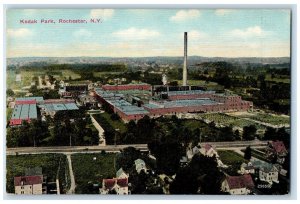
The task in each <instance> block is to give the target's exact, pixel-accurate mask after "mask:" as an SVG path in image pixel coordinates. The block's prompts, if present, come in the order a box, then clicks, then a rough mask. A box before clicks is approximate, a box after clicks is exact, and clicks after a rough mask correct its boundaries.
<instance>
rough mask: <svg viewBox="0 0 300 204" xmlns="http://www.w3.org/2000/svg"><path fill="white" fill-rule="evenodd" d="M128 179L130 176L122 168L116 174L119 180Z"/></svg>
mask: <svg viewBox="0 0 300 204" xmlns="http://www.w3.org/2000/svg"><path fill="white" fill-rule="evenodd" d="M128 177H129V175H128V174H127V173H126V172H125V171H124V170H123V168H120V169H119V170H118V171H117V173H116V178H117V179H123V178H127V179H128Z"/></svg>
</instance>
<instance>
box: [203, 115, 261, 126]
mask: <svg viewBox="0 0 300 204" xmlns="http://www.w3.org/2000/svg"><path fill="white" fill-rule="evenodd" d="M200 117H201V118H202V119H203V120H209V121H213V122H214V123H216V124H219V125H223V126H229V125H232V126H235V127H239V128H243V127H245V126H249V125H255V126H256V128H257V129H261V128H262V126H261V125H259V124H257V123H255V122H252V121H249V120H245V119H243V118H238V117H234V116H230V115H227V114H224V113H204V114H200Z"/></svg>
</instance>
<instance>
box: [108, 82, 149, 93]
mask: <svg viewBox="0 0 300 204" xmlns="http://www.w3.org/2000/svg"><path fill="white" fill-rule="evenodd" d="M102 89H103V90H104V91H127V90H144V91H151V90H152V86H151V85H150V84H146V83H140V84H122V85H108V84H107V85H103V86H102Z"/></svg>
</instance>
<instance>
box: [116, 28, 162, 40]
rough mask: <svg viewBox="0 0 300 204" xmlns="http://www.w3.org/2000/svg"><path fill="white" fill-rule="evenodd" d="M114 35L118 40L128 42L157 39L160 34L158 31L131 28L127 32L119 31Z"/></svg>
mask: <svg viewBox="0 0 300 204" xmlns="http://www.w3.org/2000/svg"><path fill="white" fill-rule="evenodd" d="M113 35H114V36H115V37H118V38H122V39H127V40H144V39H148V38H153V37H157V36H159V35H160V33H159V32H158V31H156V30H149V29H138V28H135V27H131V28H128V29H125V30H119V31H117V32H114V33H113Z"/></svg>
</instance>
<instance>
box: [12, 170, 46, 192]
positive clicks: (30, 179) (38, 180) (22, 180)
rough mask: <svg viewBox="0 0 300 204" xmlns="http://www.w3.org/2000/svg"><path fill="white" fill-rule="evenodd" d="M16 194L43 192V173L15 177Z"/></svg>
mask: <svg viewBox="0 0 300 204" xmlns="http://www.w3.org/2000/svg"><path fill="white" fill-rule="evenodd" d="M14 185H15V194H17V195H41V194H43V193H45V192H43V175H34V176H17V177H15V178H14Z"/></svg>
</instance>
